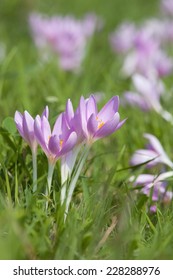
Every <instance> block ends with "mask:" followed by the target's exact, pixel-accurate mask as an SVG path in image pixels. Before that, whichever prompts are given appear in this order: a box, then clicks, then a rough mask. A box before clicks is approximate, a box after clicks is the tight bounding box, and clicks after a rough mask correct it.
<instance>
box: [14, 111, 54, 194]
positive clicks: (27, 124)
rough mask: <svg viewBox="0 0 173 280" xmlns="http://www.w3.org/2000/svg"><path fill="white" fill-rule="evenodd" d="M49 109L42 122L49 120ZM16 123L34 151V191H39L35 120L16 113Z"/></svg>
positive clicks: (45, 112)
mask: <svg viewBox="0 0 173 280" xmlns="http://www.w3.org/2000/svg"><path fill="white" fill-rule="evenodd" d="M48 116H49V109H48V107H47V106H46V108H45V109H44V111H43V113H42V116H41V118H40V119H41V120H43V118H46V119H47V118H48ZM14 121H15V123H16V127H17V130H18V131H19V133H20V135H21V136H22V137H23V139H24V140H25V141H26V142H27V143H28V145H29V146H30V148H31V151H32V163H33V191H34V192H35V191H36V190H37V145H38V144H37V139H36V136H35V132H34V119H33V117H31V115H30V114H29V113H28V112H27V111H24V113H23V115H22V114H21V113H20V112H18V111H16V112H15V116H14Z"/></svg>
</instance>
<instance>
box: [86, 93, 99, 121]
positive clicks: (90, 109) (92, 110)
mask: <svg viewBox="0 0 173 280" xmlns="http://www.w3.org/2000/svg"><path fill="white" fill-rule="evenodd" d="M86 108H87V111H86V113H87V120H88V119H89V118H90V116H91V115H92V114H95V115H97V104H96V100H95V97H94V95H91V96H90V97H89V99H88V101H87V105H86Z"/></svg>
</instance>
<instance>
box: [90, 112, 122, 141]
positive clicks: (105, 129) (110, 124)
mask: <svg viewBox="0 0 173 280" xmlns="http://www.w3.org/2000/svg"><path fill="white" fill-rule="evenodd" d="M119 121H120V116H119V113H116V114H115V115H114V117H113V118H112V119H111V120H108V121H107V122H106V123H105V124H104V125H103V126H102V127H101V128H100V129H98V130H97V132H96V133H95V135H94V138H103V137H106V136H108V135H110V134H112V133H113V132H115V131H116V128H117V125H118V123H119Z"/></svg>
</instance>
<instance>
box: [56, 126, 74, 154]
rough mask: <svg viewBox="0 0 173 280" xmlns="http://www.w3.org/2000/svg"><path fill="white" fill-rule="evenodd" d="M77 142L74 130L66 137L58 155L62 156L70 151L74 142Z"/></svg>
mask: <svg viewBox="0 0 173 280" xmlns="http://www.w3.org/2000/svg"><path fill="white" fill-rule="evenodd" d="M76 142H77V134H76V132H74V131H73V132H72V133H71V134H70V136H69V137H68V139H67V141H66V142H65V143H64V144H63V145H62V149H61V151H60V153H59V154H60V156H63V155H65V154H67V153H68V152H69V151H71V150H72V149H73V148H74V146H75V144H76Z"/></svg>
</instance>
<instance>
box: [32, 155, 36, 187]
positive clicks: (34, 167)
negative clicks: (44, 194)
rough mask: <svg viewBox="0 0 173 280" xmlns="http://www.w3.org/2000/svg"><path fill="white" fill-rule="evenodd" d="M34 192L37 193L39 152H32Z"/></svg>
mask: <svg viewBox="0 0 173 280" xmlns="http://www.w3.org/2000/svg"><path fill="white" fill-rule="evenodd" d="M32 166H33V175H32V176H33V192H36V191H37V151H32Z"/></svg>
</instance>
